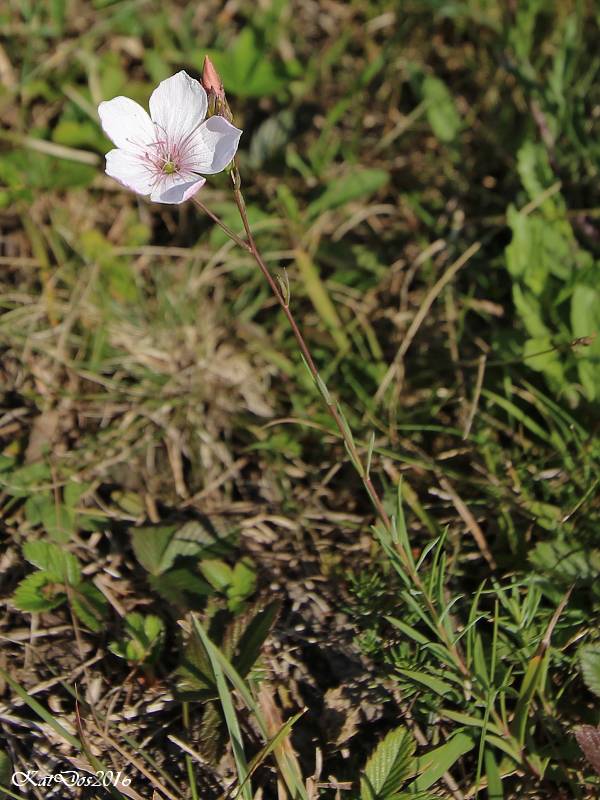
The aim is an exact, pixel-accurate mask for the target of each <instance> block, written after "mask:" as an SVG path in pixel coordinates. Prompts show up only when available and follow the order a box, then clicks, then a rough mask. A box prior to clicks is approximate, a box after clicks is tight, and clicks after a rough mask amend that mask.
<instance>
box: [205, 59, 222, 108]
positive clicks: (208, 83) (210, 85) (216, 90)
mask: <svg viewBox="0 0 600 800" xmlns="http://www.w3.org/2000/svg"><path fill="white" fill-rule="evenodd" d="M202 86H204V88H205V89H206V91H207V92H208V94H210V93H211V92H212V93H213V94H214V95H215V96H216V97H217V98H218V99H219V100H225V91H224V89H223V81H222V80H221V76H220V75H219V73H218V72H217V70H216V69H215V66H214V64H213V63H212V61H211V60H210V58H209V57H208V56H205V57H204V67H203V69H202Z"/></svg>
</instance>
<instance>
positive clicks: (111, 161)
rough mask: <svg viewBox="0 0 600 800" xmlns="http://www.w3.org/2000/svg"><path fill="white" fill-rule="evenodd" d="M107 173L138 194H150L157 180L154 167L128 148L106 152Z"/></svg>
mask: <svg viewBox="0 0 600 800" xmlns="http://www.w3.org/2000/svg"><path fill="white" fill-rule="evenodd" d="M106 174H107V175H110V177H111V178H115V179H116V180H118V181H119V183H122V184H123V186H126V187H127V188H128V189H132V190H133V191H134V192H137V193H138V194H150V192H151V191H152V187H153V185H154V182H155V175H154V173H153V171H152V169H150V168H149V167H148V165H147V164H145V163H144V162H143V161H142V159H141V158H140V157H139V156H137V155H135V153H128V152H127V151H126V150H111V151H110V152H108V153H107V154H106Z"/></svg>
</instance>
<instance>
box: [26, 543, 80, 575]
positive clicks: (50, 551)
mask: <svg viewBox="0 0 600 800" xmlns="http://www.w3.org/2000/svg"><path fill="white" fill-rule="evenodd" d="M23 555H24V556H25V558H26V559H27V561H29V563H30V564H33V565H34V566H36V567H38V568H39V569H41V570H44V571H45V572H46V573H47V575H48V579H49V580H50V581H54V582H56V583H68V584H69V585H70V586H77V585H78V584H79V582H80V581H81V567H80V566H79V561H78V560H77V559H76V558H75V556H74V555H73V554H72V553H69V552H68V551H66V550H65V549H64V548H61V547H59V546H58V545H57V544H53V543H52V542H42V541H39V540H37V541H34V542H26V543H25V544H24V545H23Z"/></svg>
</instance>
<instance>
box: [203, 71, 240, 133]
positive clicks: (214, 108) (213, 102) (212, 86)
mask: <svg viewBox="0 0 600 800" xmlns="http://www.w3.org/2000/svg"><path fill="white" fill-rule="evenodd" d="M202 86H204V88H205V90H206V93H207V95H208V116H209V117H212V116H215V115H218V116H221V117H225V119H226V120H228V121H229V122H233V114H232V113H231V109H230V108H229V104H228V103H227V98H226V97H225V89H224V88H223V81H222V80H221V76H220V75H219V73H218V72H217V70H216V69H215V65H214V64H213V63H212V61H211V60H210V58H209V57H208V56H204V67H203V69H202Z"/></svg>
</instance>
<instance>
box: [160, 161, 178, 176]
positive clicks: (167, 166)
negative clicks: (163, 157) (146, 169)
mask: <svg viewBox="0 0 600 800" xmlns="http://www.w3.org/2000/svg"><path fill="white" fill-rule="evenodd" d="M162 171H163V172H164V173H165V175H172V174H173V173H174V172H177V165H176V164H175V162H174V161H171V160H169V161H165V163H164V164H163V168H162Z"/></svg>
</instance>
